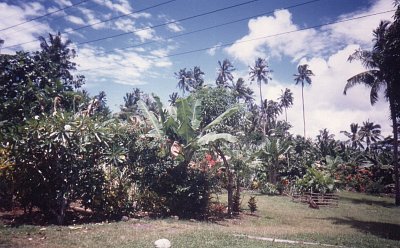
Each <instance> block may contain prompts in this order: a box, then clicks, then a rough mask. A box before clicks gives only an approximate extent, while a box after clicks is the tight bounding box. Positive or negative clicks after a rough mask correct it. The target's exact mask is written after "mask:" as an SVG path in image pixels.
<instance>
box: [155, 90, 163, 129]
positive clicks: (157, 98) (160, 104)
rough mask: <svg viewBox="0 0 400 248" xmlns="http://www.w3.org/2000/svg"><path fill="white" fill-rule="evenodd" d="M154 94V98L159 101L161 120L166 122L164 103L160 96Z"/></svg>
mask: <svg viewBox="0 0 400 248" xmlns="http://www.w3.org/2000/svg"><path fill="white" fill-rule="evenodd" d="M152 95H153V98H154V100H155V101H156V103H157V108H158V112H159V113H160V118H161V122H162V123H164V122H165V115H164V111H163V105H162V103H161V100H160V97H158V96H156V95H155V94H152Z"/></svg>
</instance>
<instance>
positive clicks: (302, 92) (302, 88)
mask: <svg viewBox="0 0 400 248" xmlns="http://www.w3.org/2000/svg"><path fill="white" fill-rule="evenodd" d="M301 100H302V102H303V131H304V139H306V115H305V113H304V84H302V85H301Z"/></svg>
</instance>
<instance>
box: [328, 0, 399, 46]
mask: <svg viewBox="0 0 400 248" xmlns="http://www.w3.org/2000/svg"><path fill="white" fill-rule="evenodd" d="M388 10H393V1H392V0H379V1H374V4H373V5H372V6H371V7H370V8H369V9H366V10H361V11H357V12H355V13H350V14H344V15H342V16H340V17H339V18H338V19H339V20H344V19H350V18H357V17H360V16H364V15H371V14H375V13H379V12H383V11H388ZM392 16H393V12H389V13H385V14H381V15H377V16H371V17H367V18H361V19H357V20H355V21H349V22H343V23H339V24H335V25H331V26H326V27H324V28H323V29H322V30H324V31H327V32H329V33H330V35H331V37H332V39H334V40H336V41H340V42H347V43H359V44H361V45H363V46H368V45H370V43H371V40H372V38H373V36H372V32H371V27H377V26H378V24H379V22H380V20H392Z"/></svg>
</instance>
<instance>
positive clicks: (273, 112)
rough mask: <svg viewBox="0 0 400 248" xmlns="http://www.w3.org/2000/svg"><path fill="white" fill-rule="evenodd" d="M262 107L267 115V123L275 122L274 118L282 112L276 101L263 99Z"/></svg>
mask: <svg viewBox="0 0 400 248" xmlns="http://www.w3.org/2000/svg"><path fill="white" fill-rule="evenodd" d="M263 109H264V111H265V113H266V114H267V117H268V119H267V120H268V124H271V123H273V122H275V120H276V118H277V117H278V116H279V115H280V114H281V113H282V107H281V105H280V104H279V103H278V102H275V101H273V100H269V101H267V100H265V101H264V106H263Z"/></svg>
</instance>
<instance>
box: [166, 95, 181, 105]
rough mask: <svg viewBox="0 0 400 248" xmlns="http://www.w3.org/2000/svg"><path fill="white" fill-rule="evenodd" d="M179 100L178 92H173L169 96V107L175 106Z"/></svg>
mask: <svg viewBox="0 0 400 248" xmlns="http://www.w3.org/2000/svg"><path fill="white" fill-rule="evenodd" d="M178 99H179V96H178V92H173V93H172V94H171V95H169V100H168V102H169V105H170V106H175V103H176V101H177V100H178Z"/></svg>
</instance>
